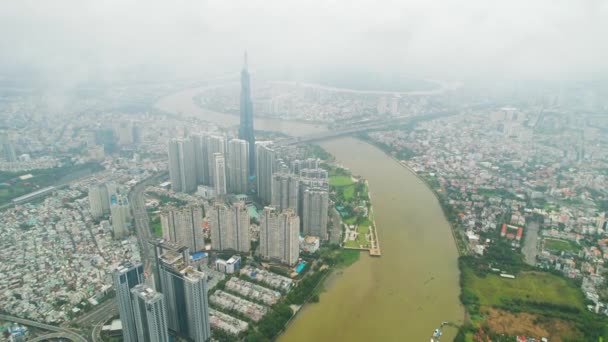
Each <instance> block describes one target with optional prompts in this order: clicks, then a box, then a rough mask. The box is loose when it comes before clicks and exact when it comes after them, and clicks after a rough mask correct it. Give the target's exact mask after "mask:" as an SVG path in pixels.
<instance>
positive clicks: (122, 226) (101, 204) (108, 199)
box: [88, 183, 132, 239]
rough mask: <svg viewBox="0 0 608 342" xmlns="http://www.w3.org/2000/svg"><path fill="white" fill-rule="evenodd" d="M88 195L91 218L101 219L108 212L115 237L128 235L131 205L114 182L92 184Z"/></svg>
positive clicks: (120, 237)
mask: <svg viewBox="0 0 608 342" xmlns="http://www.w3.org/2000/svg"><path fill="white" fill-rule="evenodd" d="M88 196H89V205H90V207H91V216H93V218H95V219H101V218H103V217H105V216H107V215H108V214H109V216H110V219H111V221H112V229H113V232H114V238H115V239H122V238H124V237H125V236H127V235H129V229H130V226H131V218H132V217H131V207H130V206H129V200H128V199H127V196H125V195H123V194H120V193H119V191H118V187H117V186H116V183H104V184H96V185H93V186H91V187H90V188H89V194H88Z"/></svg>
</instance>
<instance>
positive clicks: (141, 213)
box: [129, 172, 167, 279]
mask: <svg viewBox="0 0 608 342" xmlns="http://www.w3.org/2000/svg"><path fill="white" fill-rule="evenodd" d="M166 175H167V173H166V172H161V173H157V174H156V175H154V176H151V177H149V178H146V179H145V180H143V181H141V182H139V183H137V185H135V187H133V189H132V190H131V192H130V193H129V203H130V204H131V210H132V212H133V219H134V220H135V233H136V235H137V240H138V241H139V250H140V252H141V259H142V261H143V263H144V269H145V271H146V273H147V274H148V275H149V276H148V277H149V279H154V277H150V275H153V274H154V264H155V262H156V261H155V260H154V250H153V246H152V245H150V243H149V241H150V239H152V234H151V232H150V219H149V218H148V212H147V211H146V206H145V203H144V192H145V190H146V188H147V187H148V186H150V185H154V184H157V183H158V182H159V181H160V180H161V179H162V178H163V177H166Z"/></svg>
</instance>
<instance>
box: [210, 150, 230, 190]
mask: <svg viewBox="0 0 608 342" xmlns="http://www.w3.org/2000/svg"><path fill="white" fill-rule="evenodd" d="M213 159H214V165H215V171H214V173H213V187H214V188H215V193H216V194H217V195H218V196H220V195H225V194H226V193H227V192H228V191H227V187H226V158H224V155H223V154H222V153H215V154H214V155H213Z"/></svg>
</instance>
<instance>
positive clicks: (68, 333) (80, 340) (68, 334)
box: [0, 315, 87, 342]
mask: <svg viewBox="0 0 608 342" xmlns="http://www.w3.org/2000/svg"><path fill="white" fill-rule="evenodd" d="M0 320H1V321H8V322H15V323H19V324H23V325H27V326H30V327H34V328H38V329H43V330H48V331H52V332H53V333H55V334H56V337H49V335H50V334H49V335H45V336H40V337H39V338H42V339H38V340H37V339H33V340H36V341H44V340H46V339H49V338H65V339H69V340H72V341H74V342H87V339H86V338H84V337H82V336H80V335H78V334H77V333H75V332H73V331H72V330H69V329H66V328H62V327H58V326H54V325H50V324H45V323H40V322H36V321H32V320H29V319H24V318H19V317H14V316H8V315H0Z"/></svg>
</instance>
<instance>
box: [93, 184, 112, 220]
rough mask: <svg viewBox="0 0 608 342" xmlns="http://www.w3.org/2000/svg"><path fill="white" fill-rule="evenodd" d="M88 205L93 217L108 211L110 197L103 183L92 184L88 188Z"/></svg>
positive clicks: (98, 216) (100, 215)
mask: <svg viewBox="0 0 608 342" xmlns="http://www.w3.org/2000/svg"><path fill="white" fill-rule="evenodd" d="M89 205H90V207H91V215H92V216H93V217H94V218H100V217H102V216H103V215H104V214H107V213H109V212H110V198H109V195H108V188H107V187H106V185H105V184H98V185H93V186H91V187H90V188H89Z"/></svg>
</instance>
